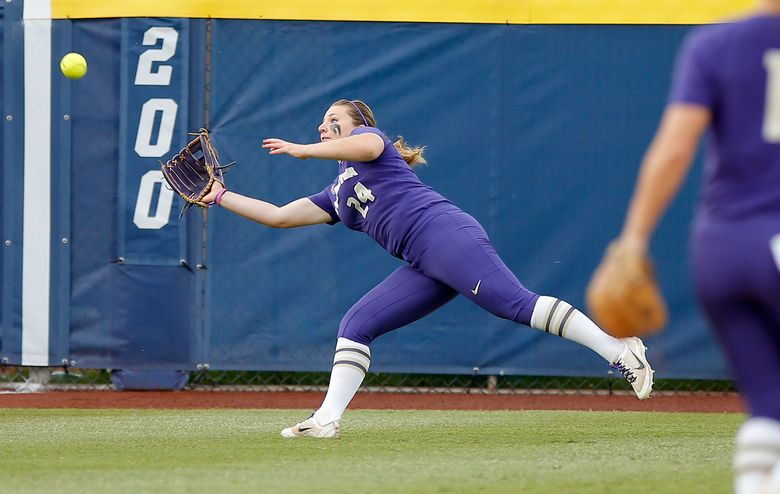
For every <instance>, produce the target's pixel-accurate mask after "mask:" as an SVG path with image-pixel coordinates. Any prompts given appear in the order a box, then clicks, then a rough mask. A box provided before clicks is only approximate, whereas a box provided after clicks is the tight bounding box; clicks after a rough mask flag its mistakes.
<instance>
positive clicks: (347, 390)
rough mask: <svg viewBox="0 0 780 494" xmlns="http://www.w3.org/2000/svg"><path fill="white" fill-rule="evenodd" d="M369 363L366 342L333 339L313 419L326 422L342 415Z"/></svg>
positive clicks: (319, 422)
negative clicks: (326, 376) (328, 369)
mask: <svg viewBox="0 0 780 494" xmlns="http://www.w3.org/2000/svg"><path fill="white" fill-rule="evenodd" d="M370 364H371V351H370V350H369V349H368V347H367V346H366V345H362V344H360V343H356V342H354V341H351V340H348V339H346V338H339V339H338V340H337V341H336V354H335V356H334V357H333V370H332V371H331V373H330V384H329V385H328V392H327V394H326V395H325V400H324V401H323V402H322V405H321V406H320V408H319V410H317V411H316V412H314V420H315V422H317V423H318V424H320V425H325V424H328V423H330V422H333V421H334V420H339V419H340V418H341V415H342V414H343V413H344V410H346V409H347V406H348V405H349V402H350V401H352V398H353V397H354V396H355V393H357V390H358V388H360V384H361V383H362V382H363V378H364V377H366V372H368V367H369V365H370Z"/></svg>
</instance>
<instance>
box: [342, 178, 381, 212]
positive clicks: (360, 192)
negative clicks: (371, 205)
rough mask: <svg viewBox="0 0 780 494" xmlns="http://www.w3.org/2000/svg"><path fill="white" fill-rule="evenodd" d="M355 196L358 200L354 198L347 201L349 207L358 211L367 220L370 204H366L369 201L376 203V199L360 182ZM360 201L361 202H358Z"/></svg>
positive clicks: (356, 186)
mask: <svg viewBox="0 0 780 494" xmlns="http://www.w3.org/2000/svg"><path fill="white" fill-rule="evenodd" d="M355 195H356V196H357V199H355V198H354V197H350V198H349V199H347V206H351V207H353V208H355V209H357V210H358V212H359V213H360V214H361V215H362V216H363V218H365V217H366V215H368V204H365V203H367V202H369V201H371V202H374V200H375V199H376V198H375V197H374V194H372V193H371V189H369V188H367V187H366V186H365V185H363V184H361V183H360V182H358V183H356V184H355ZM358 199H359V200H360V202H358ZM361 203H362V204H361Z"/></svg>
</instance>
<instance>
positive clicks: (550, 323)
mask: <svg viewBox="0 0 780 494" xmlns="http://www.w3.org/2000/svg"><path fill="white" fill-rule="evenodd" d="M531 327H532V328H535V329H541V330H542V331H546V332H548V333H550V334H554V335H558V336H560V337H561V338H566V339H567V340H571V341H576V342H577V343H579V344H580V345H585V346H586V347H588V348H590V349H591V350H593V351H594V352H596V353H598V354H599V355H601V357H602V358H604V360H606V361H607V362H609V363H612V362H614V361H615V360H616V359H617V358H618V357H619V356H620V354H621V353H622V352H623V349H624V348H625V345H624V344H623V342H621V341H620V340H618V339H617V338H614V337H612V336H610V335H608V334H607V333H605V332H604V331H602V330H601V328H599V327H598V326H596V323H594V322H593V321H591V320H590V319H589V318H588V316H586V315H585V314H583V313H582V312H580V311H578V310H577V309H575V308H574V307H572V306H571V304H568V303H567V302H564V301H563V300H561V299H558V298H554V297H547V296H541V297H539V300H537V302H536V305H535V306H534V312H533V314H532V315H531Z"/></svg>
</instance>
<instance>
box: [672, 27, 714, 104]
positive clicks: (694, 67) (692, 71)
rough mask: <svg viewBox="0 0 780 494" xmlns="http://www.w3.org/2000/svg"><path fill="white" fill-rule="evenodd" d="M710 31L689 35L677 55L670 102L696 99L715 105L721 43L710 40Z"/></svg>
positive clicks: (686, 101) (688, 101)
mask: <svg viewBox="0 0 780 494" xmlns="http://www.w3.org/2000/svg"><path fill="white" fill-rule="evenodd" d="M707 34H708V31H706V30H702V29H698V30H695V31H694V32H693V33H691V35H689V36H688V37H687V38H686V39H685V42H684V43H683V46H682V49H681V50H680V52H679V54H678V55H677V63H676V66H675V70H674V76H673V78H672V89H671V91H670V93H669V103H693V104H697V105H702V106H706V107H708V108H710V109H714V107H715V103H716V95H717V86H716V82H717V79H716V77H715V70H714V69H715V67H716V66H717V63H716V62H717V47H716V46H715V45H713V44H712V43H711V42H708V36H707Z"/></svg>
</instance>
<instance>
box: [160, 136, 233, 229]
mask: <svg viewBox="0 0 780 494" xmlns="http://www.w3.org/2000/svg"><path fill="white" fill-rule="evenodd" d="M192 135H194V136H196V137H195V138H194V139H193V140H192V141H190V143H189V144H187V147H185V148H184V149H182V150H181V151H179V152H178V153H177V154H175V155H174V156H173V157H171V159H169V160H168V162H166V163H165V164H162V173H163V177H165V181H166V182H168V185H169V186H170V187H171V189H173V190H175V191H176V192H177V193H178V194H179V195H180V196H181V197H182V198H183V199H184V200H185V201H186V203H185V204H184V207H183V208H182V210H181V213H179V218H181V217H182V216H183V215H184V213H185V212H186V211H187V210H188V209H189V208H190V207H191V206H192V205H193V204H195V205H196V206H200V207H209V206H211V204H206V203H204V202H202V201H201V199H203V197H204V196H205V195H206V194H208V192H209V190H211V186H212V185H213V184H214V182H215V181H217V182H219V183H221V184H222V185H225V181H224V179H223V178H222V170H224V169H225V168H227V167H228V166H230V165H232V163H230V164H228V165H225V166H221V165H220V164H219V161H218V160H217V151H216V150H215V149H214V146H212V145H211V139H210V138H209V133H208V131H207V130H206V129H200V132H198V133H197V134H192Z"/></svg>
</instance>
